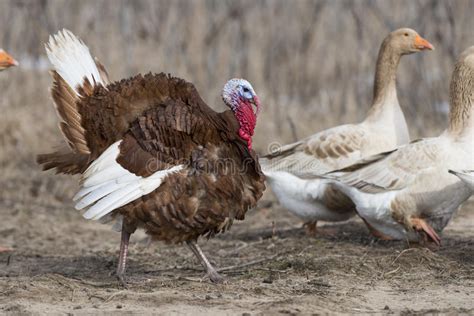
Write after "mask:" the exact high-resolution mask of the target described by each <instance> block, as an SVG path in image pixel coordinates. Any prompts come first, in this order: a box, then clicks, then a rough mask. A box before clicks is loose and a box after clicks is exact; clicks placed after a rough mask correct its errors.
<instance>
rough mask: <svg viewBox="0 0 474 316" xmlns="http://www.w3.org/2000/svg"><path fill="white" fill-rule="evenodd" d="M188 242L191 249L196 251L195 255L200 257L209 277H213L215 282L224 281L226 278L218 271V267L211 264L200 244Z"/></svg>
mask: <svg viewBox="0 0 474 316" xmlns="http://www.w3.org/2000/svg"><path fill="white" fill-rule="evenodd" d="M186 244H187V245H188V247H189V249H191V251H192V252H193V253H194V255H196V257H198V259H199V261H200V262H201V264H202V266H203V267H204V269H206V272H207V275H208V276H209V279H211V281H212V282H214V283H222V282H224V280H225V279H224V278H223V277H222V276H221V275H220V274H219V273H217V271H216V269H214V267H213V266H212V265H211V263H210V262H209V260H208V259H207V258H206V256H205V255H204V253H203V252H202V250H201V248H200V247H199V246H198V244H197V243H196V242H195V241H187V242H186Z"/></svg>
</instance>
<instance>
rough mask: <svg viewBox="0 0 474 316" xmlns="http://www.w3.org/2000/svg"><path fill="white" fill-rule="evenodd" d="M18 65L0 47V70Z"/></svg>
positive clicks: (6, 249)
mask: <svg viewBox="0 0 474 316" xmlns="http://www.w3.org/2000/svg"><path fill="white" fill-rule="evenodd" d="M14 66H18V62H17V61H16V60H15V59H13V57H12V56H10V55H9V54H8V53H7V52H5V51H4V50H3V49H1V48H0V71H2V70H5V69H7V68H10V67H14ZM8 251H11V249H10V248H7V247H2V246H0V253H2V252H8Z"/></svg>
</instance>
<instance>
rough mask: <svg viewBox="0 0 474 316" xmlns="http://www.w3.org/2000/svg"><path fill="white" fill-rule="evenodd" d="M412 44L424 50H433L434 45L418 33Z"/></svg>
mask: <svg viewBox="0 0 474 316" xmlns="http://www.w3.org/2000/svg"><path fill="white" fill-rule="evenodd" d="M414 45H415V48H416V49H419V50H425V49H429V50H434V46H433V45H432V44H431V43H430V42H428V41H427V40H425V39H424V38H423V37H421V36H420V35H417V36H416V37H415V43H414Z"/></svg>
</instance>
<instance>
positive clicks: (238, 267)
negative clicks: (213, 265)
mask: <svg viewBox="0 0 474 316" xmlns="http://www.w3.org/2000/svg"><path fill="white" fill-rule="evenodd" d="M279 255H280V254H276V255H273V256H271V257H268V258H263V259H258V260H254V261H250V262H246V263H243V264H238V265H233V266H228V267H223V268H220V269H217V272H224V271H229V270H237V269H241V268H245V267H248V266H252V265H255V264H259V263H262V262H266V261H270V260H273V259H275V258H276V257H278V256H279Z"/></svg>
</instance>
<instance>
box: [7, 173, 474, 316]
mask: <svg viewBox="0 0 474 316" xmlns="http://www.w3.org/2000/svg"><path fill="white" fill-rule="evenodd" d="M3 167H4V168H3V179H2V180H1V183H0V184H1V187H2V190H1V193H0V194H1V196H0V197H1V199H0V203H1V204H0V216H1V219H2V225H1V226H0V240H1V244H2V245H3V246H9V247H12V248H14V251H13V252H11V253H4V254H0V311H1V312H0V313H11V314H46V313H47V314H70V315H85V314H91V313H94V314H109V313H117V312H119V313H123V314H149V313H153V314H178V315H180V314H193V315H211V314H229V315H256V314H291V315H296V314H321V313H328V312H338V313H363V314H366V313H377V314H406V315H412V314H416V315H418V314H425V313H433V312H443V313H449V314H458V313H466V314H472V313H474V251H473V250H474V212H473V211H474V203H473V202H472V201H471V202H468V203H466V205H464V207H463V208H462V209H461V210H460V211H459V213H458V214H457V215H456V217H455V218H454V220H453V221H452V222H451V223H450V225H449V226H448V228H447V229H446V230H445V232H444V234H443V245H442V247H441V248H440V249H439V250H438V251H436V252H432V251H431V250H428V249H425V248H420V247H414V248H409V247H408V246H407V244H406V243H404V242H382V241H377V240H374V239H373V238H371V237H370V236H369V235H368V232H367V230H366V228H365V227H364V226H363V224H362V223H361V221H360V220H358V219H354V220H351V221H349V222H346V223H343V224H337V225H333V226H329V225H325V228H326V232H327V233H332V235H330V234H328V235H326V236H323V237H319V238H308V237H306V236H305V234H304V232H303V231H302V230H301V228H300V225H301V223H300V222H299V221H298V219H296V218H294V217H293V216H291V215H289V214H288V213H287V212H286V211H285V210H283V209H281V208H280V207H279V206H278V204H276V203H274V202H273V203H272V197H271V195H270V194H267V195H266V196H265V197H264V199H263V200H262V201H261V203H260V207H259V208H258V209H257V210H254V211H251V212H249V214H248V216H247V219H246V220H245V221H243V222H238V223H236V224H235V225H234V226H233V227H232V229H231V231H230V232H228V233H226V234H223V235H220V236H219V237H218V238H215V239H213V240H210V241H206V240H201V241H200V244H201V245H202V248H203V250H204V251H205V252H206V253H207V254H208V255H209V257H210V258H211V259H212V261H213V262H214V263H215V265H216V266H217V267H218V268H219V269H221V270H222V274H223V275H225V277H226V279H227V284H223V285H214V284H211V283H210V282H209V281H208V280H206V279H203V278H202V277H203V275H204V274H203V270H202V269H201V266H200V265H199V263H198V262H197V260H196V259H195V258H194V256H193V255H192V253H191V252H190V251H189V250H188V249H187V248H186V247H184V246H173V245H165V244H161V243H152V244H151V245H149V244H148V241H147V238H146V236H145V235H144V234H143V233H142V232H139V233H136V234H135V235H134V236H133V238H132V245H131V249H130V258H129V265H128V271H127V272H128V284H129V287H128V288H127V289H124V288H122V287H120V286H119V284H118V282H117V281H116V279H115V277H114V275H113V272H114V269H115V267H116V259H117V254H118V246H119V234H118V233H116V232H114V231H112V230H111V229H110V227H109V226H107V225H101V224H99V223H95V222H90V221H86V220H84V219H82V218H81V216H80V214H79V213H77V212H76V211H74V209H73V208H72V203H71V200H70V197H71V196H72V195H73V193H74V191H75V190H76V188H77V187H76V184H75V181H74V179H67V178H65V177H54V176H53V175H51V174H47V173H46V174H41V173H40V172H39V171H36V170H35V168H34V167H33V165H29V164H27V165H24V166H16V167H15V168H9V167H8V166H5V165H4V166H3ZM21 168H23V170H29V174H28V175H27V174H26V173H25V175H24V176H22V177H20V176H18V172H19V170H21Z"/></svg>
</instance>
